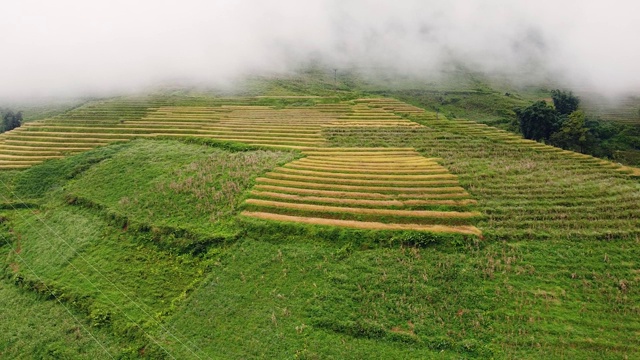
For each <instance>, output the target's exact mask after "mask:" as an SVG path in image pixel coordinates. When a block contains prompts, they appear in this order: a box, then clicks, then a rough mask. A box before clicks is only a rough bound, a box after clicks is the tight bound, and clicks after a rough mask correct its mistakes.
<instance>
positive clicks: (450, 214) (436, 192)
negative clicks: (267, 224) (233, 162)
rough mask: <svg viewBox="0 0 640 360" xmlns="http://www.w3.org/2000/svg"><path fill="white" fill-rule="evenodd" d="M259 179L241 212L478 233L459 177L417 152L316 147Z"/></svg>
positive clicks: (357, 225) (376, 226) (361, 225)
mask: <svg viewBox="0 0 640 360" xmlns="http://www.w3.org/2000/svg"><path fill="white" fill-rule="evenodd" d="M302 152H303V153H304V154H305V155H307V157H305V158H303V159H300V160H296V161H294V162H291V163H289V164H286V165H284V166H282V167H280V168H277V169H275V170H274V171H272V172H270V173H268V174H266V175H265V176H264V177H262V178H259V179H257V181H256V182H257V185H256V186H255V187H254V189H253V191H252V192H251V196H250V198H249V199H248V200H246V202H245V205H246V208H247V209H246V211H244V212H243V215H245V216H250V217H256V218H260V219H267V220H280V221H293V222H301V223H308V224H322V225H334V226H335V225H337V226H344V227H351V228H361V229H379V230H384V229H412V230H424V231H436V232H446V233H462V234H473V235H480V231H479V230H478V229H477V228H476V227H475V226H473V223H474V222H475V220H476V219H478V218H479V217H480V216H481V214H480V213H479V212H476V211H473V210H472V208H473V205H474V204H475V201H474V200H472V199H470V196H469V194H468V193H467V192H466V191H465V190H464V189H463V188H462V187H460V186H459V183H458V180H457V177H456V176H455V175H452V174H450V173H449V172H448V171H447V169H445V168H444V167H442V166H441V165H439V164H438V163H437V159H429V158H425V157H423V156H420V154H418V153H417V152H416V151H415V150H414V149H412V148H315V149H305V150H302Z"/></svg>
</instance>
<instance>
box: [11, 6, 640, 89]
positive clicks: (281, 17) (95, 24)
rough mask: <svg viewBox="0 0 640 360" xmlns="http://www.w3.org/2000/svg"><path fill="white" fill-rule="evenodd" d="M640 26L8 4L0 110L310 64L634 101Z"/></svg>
mask: <svg viewBox="0 0 640 360" xmlns="http://www.w3.org/2000/svg"><path fill="white" fill-rule="evenodd" d="M639 13H640V3H638V2H635V1H629V0H610V1H595V0H581V1H579V0H561V1H558V0H553V1H551V0H538V1H524V0H442V1H440V0H398V1H364V0H316V1H313V0H309V1H300V0H297V1H296V0H271V1H264V0H262V1H260V0H210V1H204V0H181V1H168V0H165V1H162V0H155V1H150V0H137V1H124V0H109V1H106V0H93V1H86V0H84V1H81V0H58V1H45V0H20V1H8V0H7V1H2V2H0V14H2V21H1V22H0V49H1V50H0V51H1V56H0V98H13V99H17V98H30V97H31V98H33V97H55V96H81V95H92V94H106V93H117V92H123V91H135V90H140V89H144V88H146V87H149V86H154V85H158V84H167V83H173V82H177V81H179V82H181V83H194V84H206V85H210V86H219V85H224V84H229V83H232V82H233V81H235V80H237V79H239V78H242V77H243V76H246V75H249V74H273V73H283V72H284V73H286V72H287V71H291V70H292V69H295V68H296V67H298V66H300V65H301V64H304V63H305V62H307V61H309V60H312V59H313V60H316V61H318V60H319V61H321V62H322V63H323V64H325V65H326V66H327V67H328V68H345V67H351V66H359V67H363V68H372V67H375V68H378V69H390V70H393V71H397V72H399V73H402V74H405V75H415V76H422V77H428V76H429V75H430V74H436V73H438V72H439V71H440V70H442V69H445V68H447V67H448V66H450V65H451V64H453V63H456V64H464V65H465V66H467V67H468V68H471V69H474V70H477V71H482V72H501V73H508V74H511V78H512V79H514V81H516V82H517V81H528V82H530V81H534V80H535V79H536V78H537V77H538V76H539V78H544V77H545V76H551V77H553V78H554V79H557V80H558V81H560V82H562V83H563V84H565V85H566V86H567V87H569V88H577V89H589V90H595V91H599V92H603V93H621V92H626V91H638V90H640V42H638V41H637V39H636V37H637V36H638V34H640V21H637V17H638V14H639Z"/></svg>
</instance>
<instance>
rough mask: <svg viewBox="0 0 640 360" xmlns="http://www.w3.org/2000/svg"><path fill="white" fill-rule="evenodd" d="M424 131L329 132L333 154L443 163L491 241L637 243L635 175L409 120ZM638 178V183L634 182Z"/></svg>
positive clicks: (431, 120) (460, 124)
mask: <svg viewBox="0 0 640 360" xmlns="http://www.w3.org/2000/svg"><path fill="white" fill-rule="evenodd" d="M411 119H413V120H414V121H416V122H419V123H421V124H422V125H423V127H421V128H411V129H405V128H395V129H375V128H367V129H362V128H343V129H327V131H326V132H325V136H326V137H327V138H328V140H329V144H331V145H333V146H340V147H345V146H353V147H360V146H371V147H374V146H375V147H390V146H397V145H398V144H403V145H406V146H413V147H414V148H415V149H417V151H418V152H419V153H420V154H422V155H424V156H427V157H439V158H442V162H441V164H443V165H444V166H445V167H446V168H447V169H449V170H450V171H451V172H452V173H454V174H456V175H458V180H459V181H460V184H461V186H462V187H463V188H464V189H466V190H467V191H468V192H469V194H470V195H471V196H472V197H473V198H474V199H476V200H477V206H476V209H477V210H478V211H480V212H481V213H482V214H483V217H482V218H481V219H480V220H479V221H478V222H477V223H476V226H477V227H478V228H479V229H481V230H482V232H483V236H485V237H492V238H509V239H514V238H533V239H545V238H557V237H561V238H572V239H585V238H596V239H615V238H640V206H638V204H639V203H640V184H639V183H638V180H637V178H634V177H633V175H634V171H637V169H634V168H629V167H623V166H620V165H618V164H614V163H611V162H608V161H605V160H602V159H597V158H594V157H591V156H588V155H583V154H578V153H573V152H569V151H564V150H561V149H558V148H554V147H551V146H546V145H543V144H539V143H535V142H531V141H527V140H522V139H520V138H518V137H517V136H515V135H511V134H508V133H505V132H502V131H499V130H497V129H494V128H491V127H488V126H483V125H478V124H476V123H470V122H465V121H457V120H456V121H452V120H447V119H442V118H441V119H436V118H435V116H434V115H433V114H430V113H425V114H423V115H416V116H412V117H411ZM636 176H637V175H636Z"/></svg>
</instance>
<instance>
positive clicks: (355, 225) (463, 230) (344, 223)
mask: <svg viewBox="0 0 640 360" xmlns="http://www.w3.org/2000/svg"><path fill="white" fill-rule="evenodd" d="M242 215H244V216H248V217H253V218H257V219H263V220H273V221H285V222H296V223H304V224H313V225H328V226H340V227H346V228H352V229H369V230H417V231H428V232H435V233H451V234H466V235H476V236H480V235H482V232H481V231H480V230H479V229H478V228H476V227H475V226H445V225H421V224H386V223H380V222H368V221H353V220H337V219H324V218H310V217H302V216H290V215H280V214H271V213H265V212H255V211H243V212H242Z"/></svg>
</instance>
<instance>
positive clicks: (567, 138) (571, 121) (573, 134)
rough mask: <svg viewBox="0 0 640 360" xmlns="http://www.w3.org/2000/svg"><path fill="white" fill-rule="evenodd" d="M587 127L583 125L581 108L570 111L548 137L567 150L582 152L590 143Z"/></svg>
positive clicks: (553, 142) (554, 143) (590, 137)
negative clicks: (559, 126) (566, 117)
mask: <svg viewBox="0 0 640 360" xmlns="http://www.w3.org/2000/svg"><path fill="white" fill-rule="evenodd" d="M590 140H593V139H592V136H591V134H590V133H589V128H587V127H586V126H585V115H584V112H582V111H581V110H578V111H574V112H572V113H571V114H570V115H569V117H568V119H567V120H566V121H565V122H563V123H562V127H561V128H560V129H559V130H558V131H557V132H555V133H553V134H552V135H551V137H550V141H551V143H552V144H553V145H555V146H558V147H561V148H563V149H567V150H574V151H578V152H584V151H585V150H586V148H587V146H589V144H590V143H591V141H590Z"/></svg>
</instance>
